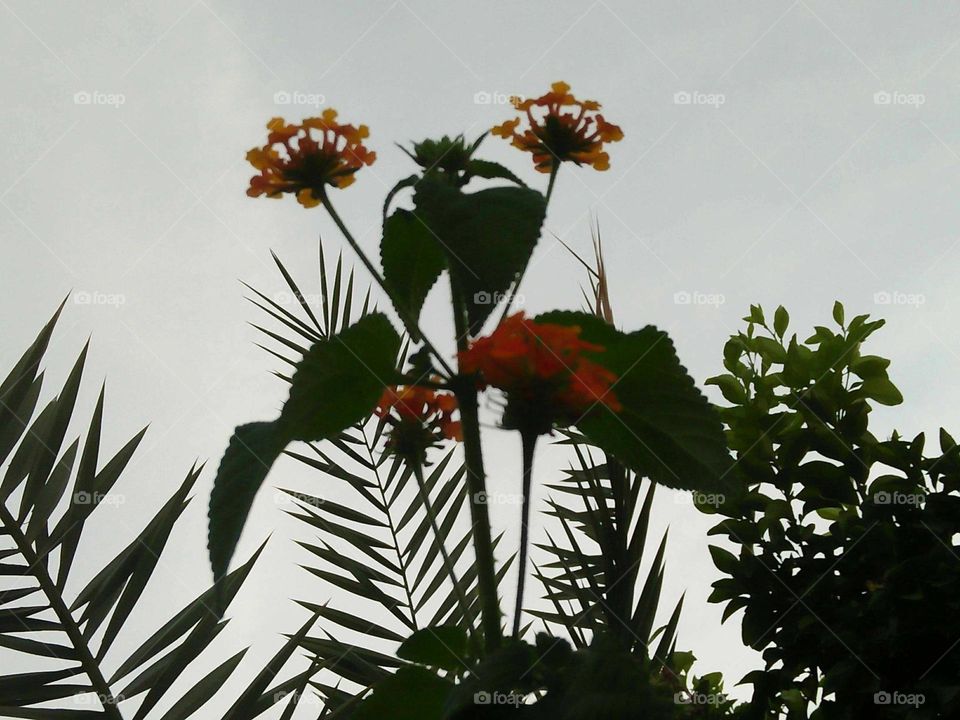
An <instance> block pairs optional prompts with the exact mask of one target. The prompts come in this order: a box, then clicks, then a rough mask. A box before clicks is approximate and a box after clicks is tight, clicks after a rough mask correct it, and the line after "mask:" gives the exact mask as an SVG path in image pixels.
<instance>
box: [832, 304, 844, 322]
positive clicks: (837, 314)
mask: <svg viewBox="0 0 960 720" xmlns="http://www.w3.org/2000/svg"><path fill="white" fill-rule="evenodd" d="M833 320H834V322H836V323H837V325H839V326H840V327H843V303H841V302H840V301H839V300H837V301H836V302H835V303H833Z"/></svg>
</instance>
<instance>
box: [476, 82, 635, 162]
mask: <svg viewBox="0 0 960 720" xmlns="http://www.w3.org/2000/svg"><path fill="white" fill-rule="evenodd" d="M514 107H516V108H517V109H518V110H523V111H524V112H526V115H527V122H528V124H529V126H530V127H529V128H527V129H526V130H524V131H523V132H522V133H521V132H517V127H518V126H519V125H520V118H514V119H513V120H507V121H506V122H505V123H503V124H501V125H497V126H496V127H494V128H493V130H492V132H493V134H494V135H499V136H500V137H502V138H506V139H508V140H512V141H513V146H514V147H517V148H520V149H521V150H523V151H525V152H529V153H532V154H533V162H534V164H535V165H536V167H537V170H539V171H540V172H544V173H548V172H552V171H553V170H554V169H555V168H556V163H559V162H564V161H565V160H569V161H571V162H573V163H576V164H577V165H582V164H586V165H591V166H593V168H594V169H595V170H608V169H609V168H610V156H609V155H607V153H605V152H604V151H603V144H604V143H609V142H618V141H619V140H622V139H623V131H622V130H621V129H620V128H619V127H617V126H616V125H613V124H611V123H608V122H607V121H606V120H604V118H603V115H601V114H600V113H598V112H597V110H599V109H600V103H598V102H597V101H596V100H582V101H581V100H577V99H576V98H575V97H574V96H573V95H571V94H570V86H569V85H567V84H566V83H565V82H555V83H553V85H552V86H551V91H550V92H548V93H547V94H546V95H543V96H541V97H538V98H536V99H529V100H523V101H520V102H516V103H514ZM535 108H536V109H537V113H536V114H534V109H535ZM564 108H570V111H569V112H564V111H563V109H564Z"/></svg>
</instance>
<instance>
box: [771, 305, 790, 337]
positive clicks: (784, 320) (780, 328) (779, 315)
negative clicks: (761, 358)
mask: <svg viewBox="0 0 960 720" xmlns="http://www.w3.org/2000/svg"><path fill="white" fill-rule="evenodd" d="M789 324H790V313H788V312H787V309H786V308H785V307H784V306H783V305H781V306H780V307H778V308H777V311H776V312H775V313H774V314H773V331H774V332H775V333H776V334H777V336H778V337H781V338H782V337H783V334H784V333H785V332H786V331H787V326H788V325H789Z"/></svg>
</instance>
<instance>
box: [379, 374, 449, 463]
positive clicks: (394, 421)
mask: <svg viewBox="0 0 960 720" xmlns="http://www.w3.org/2000/svg"><path fill="white" fill-rule="evenodd" d="M456 409H457V399H456V398H455V397H454V396H453V394H451V393H448V392H436V391H434V390H432V389H430V388H426V387H421V386H419V385H407V386H403V387H388V388H386V389H384V391H383V395H382V396H381V397H380V402H379V403H378V404H377V409H376V414H377V416H378V417H381V418H384V419H385V420H386V421H387V422H388V423H389V424H390V425H391V426H392V427H391V430H390V437H389V440H388V441H387V445H388V447H389V448H390V449H391V450H393V452H395V453H397V454H398V455H400V456H402V457H404V458H407V459H411V460H415V461H418V462H420V463H421V464H423V463H424V461H425V459H426V451H427V449H428V448H430V447H432V446H433V445H435V444H437V443H438V442H439V441H440V440H444V439H446V440H457V441H460V440H462V439H463V432H462V429H461V427H460V421H459V420H454V419H453V413H454V412H455V411H456Z"/></svg>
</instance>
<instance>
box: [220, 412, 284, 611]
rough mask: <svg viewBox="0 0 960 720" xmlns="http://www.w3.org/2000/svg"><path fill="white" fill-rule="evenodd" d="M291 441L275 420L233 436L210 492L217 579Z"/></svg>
mask: <svg viewBox="0 0 960 720" xmlns="http://www.w3.org/2000/svg"><path fill="white" fill-rule="evenodd" d="M287 441H288V438H287V437H286V436H285V435H283V434H281V433H280V432H278V429H277V426H276V424H275V423H271V422H256V423H249V424H247V425H241V426H240V427H238V428H237V429H236V430H235V431H234V433H233V437H232V438H230V445H229V446H228V447H227V451H226V452H225V453H224V454H223V459H222V460H221V461H220V467H219V468H218V469H217V477H216V478H215V479H214V481H213V490H212V491H211V493H210V509H209V521H210V528H209V532H208V534H207V549H208V550H209V553H210V565H211V566H212V567H213V575H214V578H215V579H216V580H219V579H220V578H222V577H223V576H224V575H226V572H227V568H228V567H229V565H230V558H231V557H232V556H233V551H234V548H236V546H237V541H238V540H239V539H240V532H241V530H243V525H244V523H245V522H246V520H247V515H248V514H249V513H250V507H251V506H252V505H253V498H254V497H255V496H256V494H257V490H259V489H260V486H261V485H262V484H263V481H264V479H265V478H266V477H267V473H268V472H269V471H270V467H271V466H272V465H273V463H274V461H275V460H276V459H277V457H279V455H280V453H281V452H282V451H283V448H284V446H285V445H286V444H287ZM221 609H222V604H221Z"/></svg>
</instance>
